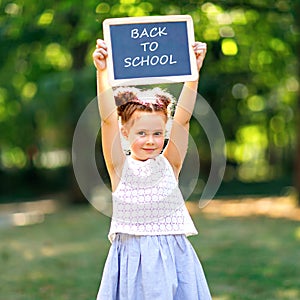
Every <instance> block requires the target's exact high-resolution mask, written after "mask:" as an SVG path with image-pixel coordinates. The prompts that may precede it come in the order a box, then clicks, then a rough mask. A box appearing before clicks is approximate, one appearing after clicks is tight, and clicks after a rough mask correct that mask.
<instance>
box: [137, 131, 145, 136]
mask: <svg viewBox="0 0 300 300" xmlns="http://www.w3.org/2000/svg"><path fill="white" fill-rule="evenodd" d="M138 135H141V136H144V135H146V133H145V131H139V132H138Z"/></svg>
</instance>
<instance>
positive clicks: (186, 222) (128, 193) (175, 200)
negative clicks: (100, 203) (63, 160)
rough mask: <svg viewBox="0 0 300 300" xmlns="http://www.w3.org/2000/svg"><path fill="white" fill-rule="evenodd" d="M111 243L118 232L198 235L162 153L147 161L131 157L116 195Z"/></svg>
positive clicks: (128, 158)
mask: <svg viewBox="0 0 300 300" xmlns="http://www.w3.org/2000/svg"><path fill="white" fill-rule="evenodd" d="M112 201H113V215H112V220H111V225H110V231H109V235H108V237H109V240H110V241H111V242H112V241H113V240H114V239H115V235H116V233H127V234H131V235H167V234H185V235H187V236H189V235H195V234H197V233H198V232H197V230H196V228H195V226H194V223H193V221H192V219H191V217H190V215H189V213H188V210H187V208H186V206H185V203H184V199H183V196H182V193H181V191H180V189H179V187H178V182H177V180H176V177H175V175H174V171H173V169H172V167H171V165H170V163H169V161H168V160H167V159H166V158H165V157H164V156H163V155H162V154H161V155H159V156H157V157H155V158H152V159H148V160H146V161H139V160H135V159H133V158H132V157H131V156H127V157H126V160H125V163H124V167H123V171H122V175H121V179H120V182H119V184H118V186H117V188H116V190H115V191H114V192H113V193H112Z"/></svg>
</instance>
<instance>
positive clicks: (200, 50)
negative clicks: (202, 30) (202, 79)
mask: <svg viewBox="0 0 300 300" xmlns="http://www.w3.org/2000/svg"><path fill="white" fill-rule="evenodd" d="M192 46H193V49H194V52H195V55H196V61H197V68H198V71H200V69H201V67H202V64H203V61H204V58H205V55H206V50H207V46H206V43H201V42H195V43H194V44H193V45H192Z"/></svg>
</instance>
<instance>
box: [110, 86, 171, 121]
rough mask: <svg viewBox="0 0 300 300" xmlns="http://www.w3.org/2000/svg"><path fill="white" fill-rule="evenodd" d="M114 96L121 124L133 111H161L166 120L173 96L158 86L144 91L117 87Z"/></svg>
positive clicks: (128, 118) (127, 119)
mask: <svg viewBox="0 0 300 300" xmlns="http://www.w3.org/2000/svg"><path fill="white" fill-rule="evenodd" d="M114 97H115V102H116V105H117V107H118V108H117V110H118V115H119V116H120V118H121V123H122V124H125V123H126V122H128V121H129V120H130V118H131V116H132V115H133V113H134V112H135V111H144V112H162V113H163V114H164V115H165V116H166V120H167V119H168V117H169V115H170V111H169V109H168V107H169V104H170V103H174V98H173V96H172V95H171V94H169V93H167V92H165V91H163V90H161V89H160V88H155V89H152V90H146V91H142V90H140V89H137V88H129V87H128V88H117V89H116V90H115V91H114Z"/></svg>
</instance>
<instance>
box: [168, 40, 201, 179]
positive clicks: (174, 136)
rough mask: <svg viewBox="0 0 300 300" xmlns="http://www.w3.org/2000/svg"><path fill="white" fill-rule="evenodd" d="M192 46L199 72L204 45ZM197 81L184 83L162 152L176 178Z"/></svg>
mask: <svg viewBox="0 0 300 300" xmlns="http://www.w3.org/2000/svg"><path fill="white" fill-rule="evenodd" d="M192 46H193V49H194V52H195V55H196V63H197V68H198V71H199V72H200V69H201V67H202V64H203V60H204V58H205V55H206V44H205V43H200V42H196V43H194V44H193V45H192ZM198 80H199V79H198ZM198 80H196V81H191V82H185V84H184V86H183V88H182V91H181V94H180V96H179V99H178V102H177V105H176V110H175V115H174V119H173V124H172V128H171V133H170V139H169V143H168V145H167V147H166V148H165V150H164V155H165V157H166V158H167V159H168V161H169V162H170V164H171V165H172V167H173V170H174V173H175V176H176V177H177V178H178V176H179V173H180V170H181V168H182V164H183V161H184V158H185V155H186V152H187V147H188V137H189V122H190V119H191V116H192V113H193V110H194V106H195V103H196V99H197V88H198Z"/></svg>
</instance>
